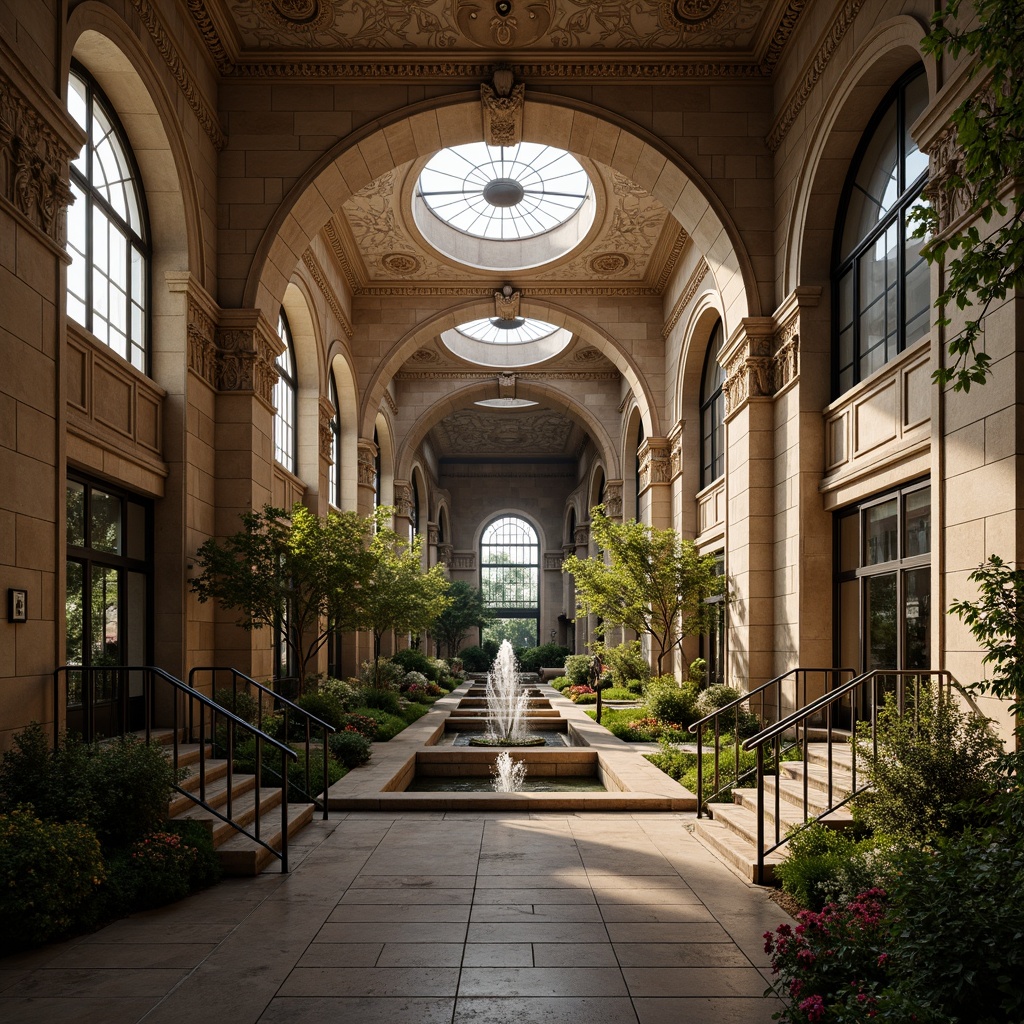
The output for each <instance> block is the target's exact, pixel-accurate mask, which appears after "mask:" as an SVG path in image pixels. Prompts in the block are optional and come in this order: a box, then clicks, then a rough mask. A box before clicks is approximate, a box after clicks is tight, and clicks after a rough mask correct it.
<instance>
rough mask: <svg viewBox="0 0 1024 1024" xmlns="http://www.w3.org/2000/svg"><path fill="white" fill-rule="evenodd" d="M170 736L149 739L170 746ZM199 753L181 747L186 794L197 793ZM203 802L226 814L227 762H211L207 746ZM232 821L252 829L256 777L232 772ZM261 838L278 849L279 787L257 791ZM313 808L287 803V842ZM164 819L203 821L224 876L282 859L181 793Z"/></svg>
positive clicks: (251, 872)
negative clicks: (185, 770)
mask: <svg viewBox="0 0 1024 1024" xmlns="http://www.w3.org/2000/svg"><path fill="white" fill-rule="evenodd" d="M172 738H173V735H172V733H171V730H169V729H168V730H154V732H153V734H152V739H153V740H154V741H155V742H157V743H161V744H162V745H164V746H167V747H168V749H169V745H170V743H171V740H172ZM200 753H201V752H200V749H199V746H198V744H195V743H179V745H178V766H179V767H181V768H186V769H188V776H187V777H186V778H185V779H184V780H183V781H181V782H180V783H179V785H180V787H181V788H182V789H184V790H186V791H187V792H188V793H194V794H196V795H198V793H199V762H200ZM205 774H206V803H207V804H209V805H210V806H211V807H213V808H215V809H216V810H218V811H219V812H220V813H221V814H226V813H227V802H228V782H227V776H228V763H227V761H226V760H223V759H220V758H214V757H213V756H212V753H211V750H210V747H209V746H207V748H206V772H205ZM231 783H232V785H231V818H232V820H233V821H235V822H236V823H237V824H239V825H241V826H243V827H245V828H247V829H250V830H251V828H252V826H253V824H254V822H255V819H256V804H257V794H256V777H255V776H254V775H243V774H240V773H238V772H234V773H233V774H232V779H231ZM258 801H259V808H260V838H261V839H262V840H263V842H265V843H267V845H269V846H271V847H272V848H273V849H275V850H278V851H280V849H281V835H282V822H281V787H280V786H279V785H277V786H273V787H268V786H263V787H261V789H260V792H259V796H258ZM314 810H315V806H314V805H313V804H311V803H289V804H288V837H289V839H291V837H293V836H294V835H295V834H296V833H297V832H298V831H299V830H300V829H302V828H303V827H304V826H305V825H307V824H309V822H310V821H311V820H312V818H313V812H314ZM168 817H169V818H171V819H172V820H182V819H190V820H192V821H199V822H202V823H203V824H204V825H206V827H207V828H208V829H209V830H210V833H211V835H212V837H213V845H214V848H215V849H216V851H217V857H218V859H219V860H220V863H221V867H222V868H223V869H224V873H225V874H226V875H246V876H252V875H258V874H259V873H260V872H261V871H263V870H264V868H266V867H268V866H269V865H271V864H273V865H276V864H279V863H280V861H279V860H278V858H277V857H275V856H274V854H273V853H271V852H270V850H267V849H266V848H265V847H263V846H261V845H260V844H259V843H257V842H255V841H254V840H253V839H251V838H249V836H246V835H244V834H242V833H240V832H239V831H238V830H237V829H235V828H233V827H232V826H231V825H230V824H228V823H227V822H225V821H222V820H221V819H220V818H218V817H217V816H216V815H215V814H212V813H210V811H208V810H206V809H205V808H204V807H202V806H200V805H199V804H197V803H196V802H195V801H194V800H193V799H192V798H190V797H189V796H186V795H185V794H184V793H178V792H175V793H174V794H173V795H172V797H171V800H170V803H169V805H168Z"/></svg>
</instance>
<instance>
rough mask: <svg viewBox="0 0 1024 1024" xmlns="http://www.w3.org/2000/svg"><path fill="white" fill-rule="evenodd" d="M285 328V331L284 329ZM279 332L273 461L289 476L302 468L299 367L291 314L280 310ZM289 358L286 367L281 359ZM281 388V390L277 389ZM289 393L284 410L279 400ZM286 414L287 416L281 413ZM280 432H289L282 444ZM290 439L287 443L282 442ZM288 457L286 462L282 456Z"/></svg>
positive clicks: (276, 362)
mask: <svg viewBox="0 0 1024 1024" xmlns="http://www.w3.org/2000/svg"><path fill="white" fill-rule="evenodd" d="M282 328H283V330H282ZM277 333H278V337H280V339H281V341H283V342H284V345H285V350H284V351H283V352H282V353H281V354H280V355H279V356H278V357H277V360H276V361H275V364H274V365H275V366H276V367H277V375H278V380H277V384H275V385H274V461H275V462H277V463H278V464H279V465H281V466H283V467H284V468H285V469H286V470H288V472H289V473H292V474H297V472H298V465H299V384H298V376H299V364H298V361H297V360H296V358H295V342H294V339H293V337H292V328H291V324H290V323H289V322H288V314H287V313H286V312H285V311H284V307H283V306H282V307H281V312H280V313H279V314H278V319H277ZM285 356H287V357H288V364H289V365H288V366H283V365H282V364H281V360H282V359H284V357H285ZM278 389H280V390H278ZM283 392H287V397H288V399H289V402H288V407H287V409H286V410H282V409H281V407H280V404H279V402H278V400H277V399H278V397H279V396H282V393H283ZM283 412H284V413H285V414H284V415H283V414H282V413H283ZM279 433H286V434H287V437H286V438H283V439H282V441H281V442H279V437H278V435H279ZM284 440H287V442H288V443H287V444H285V443H283V441H284ZM282 454H284V455H285V456H287V461H286V460H285V459H282V458H281V457H280V456H281V455H282Z"/></svg>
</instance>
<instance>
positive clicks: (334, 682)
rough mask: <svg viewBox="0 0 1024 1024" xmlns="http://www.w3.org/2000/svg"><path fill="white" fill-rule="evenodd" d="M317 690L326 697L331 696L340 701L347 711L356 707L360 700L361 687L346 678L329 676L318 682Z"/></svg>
mask: <svg viewBox="0 0 1024 1024" xmlns="http://www.w3.org/2000/svg"><path fill="white" fill-rule="evenodd" d="M317 691H318V692H319V693H321V694H323V695H324V696H325V697H331V698H333V699H334V700H336V701H338V702H339V703H340V704H341V706H342V708H343V709H344V710H345V711H348V710H350V709H351V708H354V707H355V706H356V704H357V703H358V702H359V695H360V691H359V688H358V687H356V686H353V685H352V683H350V682H347V681H346V680H344V679H334V678H332V677H330V676H328V677H327V678H326V679H322V680H320V681H319V682H318V684H317Z"/></svg>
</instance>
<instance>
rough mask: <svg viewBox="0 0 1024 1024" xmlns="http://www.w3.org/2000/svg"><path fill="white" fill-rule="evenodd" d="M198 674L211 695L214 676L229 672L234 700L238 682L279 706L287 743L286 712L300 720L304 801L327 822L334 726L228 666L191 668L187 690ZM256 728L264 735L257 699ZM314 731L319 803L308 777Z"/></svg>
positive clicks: (193, 683)
mask: <svg viewBox="0 0 1024 1024" xmlns="http://www.w3.org/2000/svg"><path fill="white" fill-rule="evenodd" d="M200 672H209V673H210V674H211V679H210V692H211V694H213V693H215V692H216V688H217V674H218V673H221V672H230V673H231V693H232V696H233V697H235V698H237V696H238V683H239V682H240V681H241V682H242V683H243V684H244V685H245V686H246V687H250V686H252V687H255V689H256V690H257V692H258V693H259V694H260V695H261V697H262V695H264V694H266V695H267V696H269V697H271V698H272V699H273V701H274V703H275V705H278V704H279V705H281V707H282V712H283V714H284V737H285V739H286V740H287V739H288V737H289V736H290V733H289V731H288V715H289V712H291V713H293V714H295V715H297V716H299V718H300V720H301V721H302V723H303V732H304V733H305V749H306V762H305V768H306V770H305V778H306V789H305V795H306V796H307V797H309V800H310V802H311V803H319V804H321V805H322V811H323V820H324V821H327V819H328V807H327V803H328V801H327V790H328V789H330V785H331V783H330V775H329V774H328V770H327V768H328V765H327V757H328V745H327V734H328V733H335V732H337V731H338V730H337V729H336V728H335V727H334V726H333V725H330V724H329V723H327V722H325V721H324V720H323V719H322V718H317V716H316V715H314V714H312V713H311V712H309V711H307V710H306V709H305V708H302V707H299V705H298V704H296V703H295V702H294V701H292V700H289V699H288V698H287V697H285V696H282V695H281V694H280V693H277V692H276V691H275V690H274V689H272V688H271V687H269V686H267V685H265V684H264V683H258V682H257V681H256V680H255V679H253V678H252V677H251V676H248V675H246V674H245V673H244V672H241V671H239V670H238V669H237V668H232V667H231V666H223V665H198V666H196V667H194V668H192V669H191V670H190V671H189V674H188V685H189V686H190V687H192V688H193V689H195V685H196V682H195V680H196V675H197V673H200ZM236 706H237V705H236ZM256 727H257V728H258V729H259V730H260V731H261V732H262V731H263V701H262V699H259V700H257V702H256ZM191 728H192V723H191V721H190V722H189V729H190V730H191ZM313 728H319V729H322V730H323V748H322V756H321V758H320V760H321V762H322V768H323V779H322V780H321V781H322V782H323V789H322V790H321V794H322V799H321V800H317V798H316V797H315V796H314V795H313V786H312V784H311V781H310V776H309V752H310V740H311V732H312V729H313Z"/></svg>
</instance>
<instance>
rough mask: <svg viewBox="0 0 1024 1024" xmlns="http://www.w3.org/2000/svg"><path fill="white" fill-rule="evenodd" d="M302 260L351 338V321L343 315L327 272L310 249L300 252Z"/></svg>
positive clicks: (342, 327) (346, 335)
mask: <svg viewBox="0 0 1024 1024" xmlns="http://www.w3.org/2000/svg"><path fill="white" fill-rule="evenodd" d="M302 262H303V263H304V264H305V266H306V269H307V270H308V271H309V276H310V277H311V278H312V279H313V283H314V284H315V285H316V286H317V288H319V289H320V294H321V295H323V297H324V299H325V300H326V301H327V305H328V307H329V308H330V310H331V312H332V313H333V314H334V316H335V319H336V320H337V321H338V323H339V324H341V329H342V330H343V331H344V332H345V337H347V338H349V339H351V338H352V336H353V335H354V334H355V331H354V330H353V328H352V323H351V321H350V320H349V318H348V317H347V316H346V315H345V310H344V309H342V307H341V300H340V299H339V298H338V294H337V292H335V290H334V289H333V288H332V287H331V282H330V280H329V279H328V277H327V273H326V271H325V270H324V268H323V267H322V266H321V265H320V261H319V260H318V259H317V258H316V255H315V254H314V253H313V250H312V249H307V250H306V251H305V252H304V253H303V254H302Z"/></svg>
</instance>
